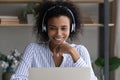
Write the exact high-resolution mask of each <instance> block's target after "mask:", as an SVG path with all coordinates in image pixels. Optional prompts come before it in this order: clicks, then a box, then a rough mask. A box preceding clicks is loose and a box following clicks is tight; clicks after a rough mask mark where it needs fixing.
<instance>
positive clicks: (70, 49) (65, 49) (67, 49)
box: [53, 42, 80, 62]
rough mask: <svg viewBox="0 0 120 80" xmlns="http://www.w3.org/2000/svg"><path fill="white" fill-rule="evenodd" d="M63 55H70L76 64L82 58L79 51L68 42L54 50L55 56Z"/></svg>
mask: <svg viewBox="0 0 120 80" xmlns="http://www.w3.org/2000/svg"><path fill="white" fill-rule="evenodd" d="M63 53H67V54H70V55H71V56H72V58H73V61H74V62H76V61H77V60H78V59H79V58H80V54H79V53H78V51H77V50H76V49H75V48H74V47H72V46H70V45H69V44H68V43H66V42H63V43H61V44H60V45H57V46H56V47H55V48H54V50H53V55H57V56H60V55H62V54H63Z"/></svg>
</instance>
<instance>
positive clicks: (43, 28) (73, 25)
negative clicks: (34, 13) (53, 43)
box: [42, 5, 76, 32]
mask: <svg viewBox="0 0 120 80" xmlns="http://www.w3.org/2000/svg"><path fill="white" fill-rule="evenodd" d="M57 7H58V8H64V9H65V10H67V11H68V12H69V13H70V14H71V16H72V24H71V31H70V32H75V26H76V25H75V18H74V15H73V13H72V11H71V10H70V9H69V8H67V7H64V6H61V5H59V6H58V5H57V6H53V7H51V8H49V9H48V10H47V11H46V12H45V14H44V15H43V20H42V32H46V31H47V29H46V25H45V23H44V22H45V17H46V15H47V13H48V12H49V11H51V10H53V9H55V8H57Z"/></svg>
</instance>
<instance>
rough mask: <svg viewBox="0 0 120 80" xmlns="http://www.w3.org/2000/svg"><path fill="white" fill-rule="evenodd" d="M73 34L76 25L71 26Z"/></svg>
mask: <svg viewBox="0 0 120 80" xmlns="http://www.w3.org/2000/svg"><path fill="white" fill-rule="evenodd" d="M71 32H75V24H72V25H71Z"/></svg>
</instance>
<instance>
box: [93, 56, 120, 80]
mask: <svg viewBox="0 0 120 80" xmlns="http://www.w3.org/2000/svg"><path fill="white" fill-rule="evenodd" d="M104 62H105V61H104V59H103V58H101V57H98V58H97V59H96V60H95V64H96V65H97V66H98V67H99V68H100V78H101V80H104V79H103V78H104V73H103V69H104V67H105V66H104ZM119 66H120V58H118V57H116V56H114V57H110V58H109V71H110V72H111V71H114V70H116V69H117V68H118V67H119Z"/></svg>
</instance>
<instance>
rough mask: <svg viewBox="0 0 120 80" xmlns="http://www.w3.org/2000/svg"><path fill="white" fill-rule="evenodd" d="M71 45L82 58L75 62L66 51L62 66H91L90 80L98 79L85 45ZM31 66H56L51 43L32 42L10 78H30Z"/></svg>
mask: <svg viewBox="0 0 120 80" xmlns="http://www.w3.org/2000/svg"><path fill="white" fill-rule="evenodd" d="M70 45H71V46H72V47H75V48H76V50H77V51H78V52H79V54H80V58H79V59H78V60H77V61H76V62H74V61H73V59H72V57H71V56H70V55H69V54H65V53H64V54H63V61H62V63H61V65H60V67H90V69H91V79H90V80H97V78H96V76H95V75H94V72H93V69H92V66H91V60H90V56H89V53H88V51H87V49H86V48H85V47H84V46H83V45H76V44H70ZM31 67H36V68H40V67H45V68H48V67H55V64H54V61H53V58H52V52H51V51H50V48H49V43H30V44H29V45H28V46H27V47H26V49H25V50H24V54H23V56H22V59H21V62H20V64H19V66H18V68H17V70H16V72H15V74H13V75H12V77H11V79H10V80H28V69H29V68H31Z"/></svg>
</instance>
